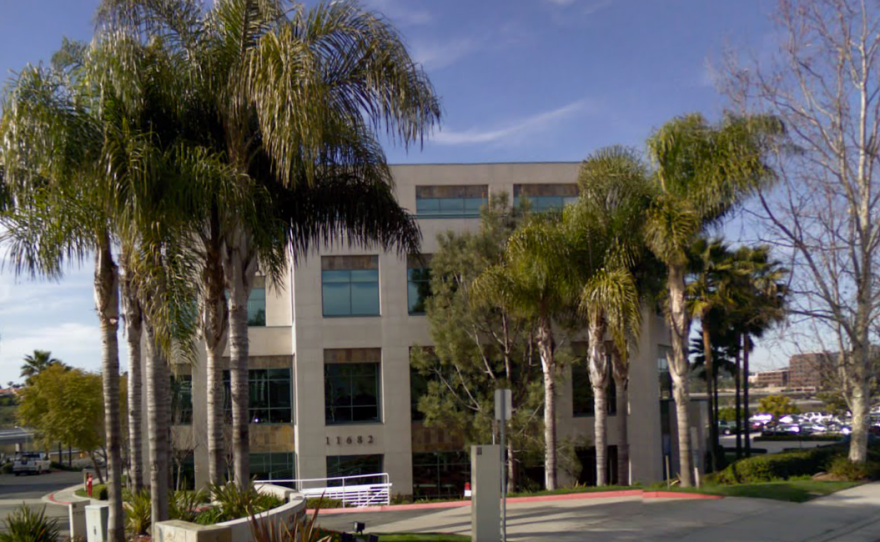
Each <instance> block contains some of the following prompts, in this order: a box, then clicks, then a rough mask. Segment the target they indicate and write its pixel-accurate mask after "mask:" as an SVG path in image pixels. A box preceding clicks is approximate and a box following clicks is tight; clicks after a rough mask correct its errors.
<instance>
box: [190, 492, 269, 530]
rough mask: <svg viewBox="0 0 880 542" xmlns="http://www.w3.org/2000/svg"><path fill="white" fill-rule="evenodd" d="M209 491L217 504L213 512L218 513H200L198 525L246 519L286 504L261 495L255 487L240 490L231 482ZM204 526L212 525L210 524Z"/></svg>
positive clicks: (197, 518)
mask: <svg viewBox="0 0 880 542" xmlns="http://www.w3.org/2000/svg"><path fill="white" fill-rule="evenodd" d="M209 491H210V492H211V498H212V500H213V501H214V503H215V506H214V507H213V508H212V510H216V512H210V513H208V512H209V511H205V512H202V513H200V514H199V515H198V516H197V517H196V520H197V522H198V523H202V522H203V521H208V520H210V519H213V520H214V521H213V522H212V523H219V522H223V521H229V520H232V519H238V518H244V517H247V516H250V515H253V514H259V513H260V512H265V511H266V510H269V509H271V508H277V507H279V506H281V505H282V504H284V501H282V500H281V499H279V498H278V497H275V496H274V495H266V494H263V493H260V492H259V491H257V490H256V488H254V486H253V485H251V486H250V487H248V488H246V489H240V488H239V487H238V486H237V485H235V484H233V483H231V482H230V483H227V484H213V485H211V486H210V487H209ZM206 514H207V515H206ZM203 516H204V517H203ZM202 524H203V525H210V523H202Z"/></svg>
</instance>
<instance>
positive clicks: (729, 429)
mask: <svg viewBox="0 0 880 542" xmlns="http://www.w3.org/2000/svg"><path fill="white" fill-rule="evenodd" d="M718 432H719V433H721V434H722V435H732V434H733V433H735V432H736V422H729V421H725V420H722V421H719V422H718Z"/></svg>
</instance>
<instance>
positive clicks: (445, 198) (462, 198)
mask: <svg viewBox="0 0 880 542" xmlns="http://www.w3.org/2000/svg"><path fill="white" fill-rule="evenodd" d="M488 202H489V189H488V186H486V185H466V186H417V187H416V216H419V217H422V218H470V217H479V216H480V208H481V207H482V206H483V205H486V204H487V203H488Z"/></svg>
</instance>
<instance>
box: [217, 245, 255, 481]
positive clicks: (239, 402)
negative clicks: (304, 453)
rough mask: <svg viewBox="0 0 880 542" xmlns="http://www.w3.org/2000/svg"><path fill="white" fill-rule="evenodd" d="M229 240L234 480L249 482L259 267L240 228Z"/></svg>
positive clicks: (225, 258) (225, 266) (225, 265)
mask: <svg viewBox="0 0 880 542" xmlns="http://www.w3.org/2000/svg"><path fill="white" fill-rule="evenodd" d="M231 237H232V240H231V241H232V242H229V241H227V243H226V247H225V253H224V255H223V270H224V272H225V274H226V283H227V285H228V287H229V288H228V289H229V373H230V387H231V391H232V454H233V463H234V470H233V476H234V478H235V483H236V484H237V485H238V486H239V487H241V488H245V487H247V486H248V485H249V484H250V480H251V476H250V440H249V439H250V437H249V426H248V425H249V423H250V417H249V415H248V402H249V398H248V391H249V390H248V347H249V343H248V316H247V302H248V296H250V292H251V287H252V286H253V284H254V276H255V275H256V270H257V259H256V255H255V254H254V253H253V251H252V250H251V248H252V244H251V241H250V237H249V236H248V234H247V233H245V232H244V231H243V230H241V229H239V230H237V231H236V232H235V233H234V234H233V235H232V236H231Z"/></svg>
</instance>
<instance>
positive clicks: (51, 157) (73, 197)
mask: <svg viewBox="0 0 880 542" xmlns="http://www.w3.org/2000/svg"><path fill="white" fill-rule="evenodd" d="M76 86H77V84H76V81H73V80H72V79H71V78H70V77H69V75H68V74H66V73H64V72H61V71H60V70H57V69H48V68H43V67H27V68H25V69H24V70H22V71H21V73H20V74H19V75H18V77H17V78H16V80H15V81H14V82H13V84H12V86H11V89H10V91H9V92H8V94H7V95H6V96H5V100H4V103H3V108H2V110H3V118H2V121H0V131H2V133H3V136H4V137H2V138H0V139H2V141H3V143H2V145H3V147H2V152H0V154H2V158H0V159H2V161H3V163H4V166H5V186H6V190H8V191H9V192H11V193H12V194H13V197H14V200H15V207H14V208H13V209H12V210H10V211H7V213H6V214H4V215H3V223H4V226H5V227H6V230H7V231H6V233H5V234H4V236H3V238H2V241H3V242H5V243H6V244H7V250H8V253H9V255H10V259H11V261H12V262H13V266H14V269H15V272H16V273H17V274H29V275H31V276H34V277H36V276H45V277H50V278H56V277H59V276H60V275H61V271H62V268H63V265H64V263H65V261H67V260H72V261H74V262H78V261H82V260H83V259H85V258H86V257H87V256H88V255H89V254H90V253H91V254H94V258H95V271H94V285H95V305H96V309H97V314H98V319H99V322H100V325H101V340H102V373H103V382H104V385H103V394H104V405H105V425H106V439H107V451H108V473H109V477H110V487H109V488H108V493H109V498H110V505H111V506H110V522H109V532H108V536H109V537H110V539H111V540H113V541H114V542H116V541H119V542H121V541H122V540H123V539H124V529H123V524H122V519H123V517H122V500H121V473H122V465H121V454H120V450H121V435H120V423H119V353H118V342H117V337H116V331H117V328H118V320H119V297H118V282H117V281H118V277H117V267H116V263H115V262H114V258H113V253H112V251H111V235H110V229H111V225H110V219H109V216H108V207H109V203H108V201H107V199H106V198H105V197H104V194H101V191H100V190H98V183H99V182H100V181H101V180H102V172H101V167H100V164H101V163H102V149H101V146H100V145H101V142H103V140H104V138H103V134H102V133H101V129H100V123H98V122H96V119H95V117H94V116H93V115H92V113H91V112H90V111H87V110H85V109H84V107H83V105H82V102H80V101H78V99H77V98H79V97H76V98H74V96H75V94H74V92H75V88H76Z"/></svg>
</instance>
